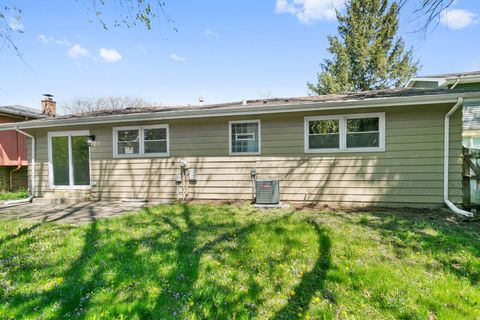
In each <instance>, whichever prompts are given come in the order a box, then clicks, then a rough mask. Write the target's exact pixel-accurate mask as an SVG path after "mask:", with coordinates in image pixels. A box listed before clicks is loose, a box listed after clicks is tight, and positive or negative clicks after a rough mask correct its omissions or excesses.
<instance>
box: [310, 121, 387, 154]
mask: <svg viewBox="0 0 480 320" xmlns="http://www.w3.org/2000/svg"><path fill="white" fill-rule="evenodd" d="M384 150H385V114H384V113H367V114H365V113H364V114H352V115H336V116H321V117H307V118H305V152H355V151H359V152H367V151H384Z"/></svg>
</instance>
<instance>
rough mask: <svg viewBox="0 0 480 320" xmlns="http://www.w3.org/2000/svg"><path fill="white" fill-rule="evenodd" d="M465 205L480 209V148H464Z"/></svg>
mask: <svg viewBox="0 0 480 320" xmlns="http://www.w3.org/2000/svg"><path fill="white" fill-rule="evenodd" d="M463 206H464V208H465V209H467V210H470V209H480V149H470V148H463Z"/></svg>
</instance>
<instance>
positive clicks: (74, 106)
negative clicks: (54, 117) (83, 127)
mask: <svg viewBox="0 0 480 320" xmlns="http://www.w3.org/2000/svg"><path fill="white" fill-rule="evenodd" d="M154 105H157V106H158V104H153V103H150V102H146V101H145V100H143V99H140V98H132V97H102V98H77V99H74V100H73V101H71V102H68V103H62V104H60V108H61V109H63V112H64V114H65V115H68V114H78V113H90V112H95V111H100V110H118V109H127V108H141V107H152V106H154Z"/></svg>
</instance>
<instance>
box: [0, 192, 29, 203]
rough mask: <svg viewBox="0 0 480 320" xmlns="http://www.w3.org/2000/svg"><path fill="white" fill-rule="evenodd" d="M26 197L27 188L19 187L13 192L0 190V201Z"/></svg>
mask: <svg viewBox="0 0 480 320" xmlns="http://www.w3.org/2000/svg"><path fill="white" fill-rule="evenodd" d="M24 198H28V190H27V189H20V190H18V191H14V192H1V193H0V201H7V200H20V199H24Z"/></svg>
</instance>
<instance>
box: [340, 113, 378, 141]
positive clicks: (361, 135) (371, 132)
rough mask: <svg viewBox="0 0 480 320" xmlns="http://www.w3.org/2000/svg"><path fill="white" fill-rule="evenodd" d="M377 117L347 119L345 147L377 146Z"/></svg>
mask: <svg viewBox="0 0 480 320" xmlns="http://www.w3.org/2000/svg"><path fill="white" fill-rule="evenodd" d="M379 145H380V131H379V119H378V117H375V118H361V119H347V148H369V147H379Z"/></svg>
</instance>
